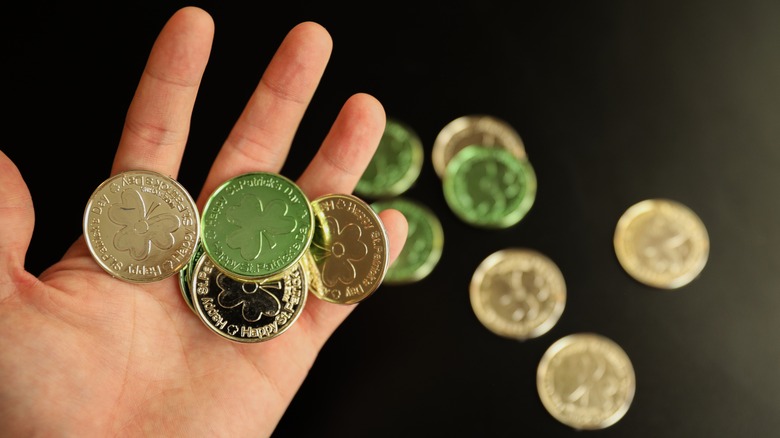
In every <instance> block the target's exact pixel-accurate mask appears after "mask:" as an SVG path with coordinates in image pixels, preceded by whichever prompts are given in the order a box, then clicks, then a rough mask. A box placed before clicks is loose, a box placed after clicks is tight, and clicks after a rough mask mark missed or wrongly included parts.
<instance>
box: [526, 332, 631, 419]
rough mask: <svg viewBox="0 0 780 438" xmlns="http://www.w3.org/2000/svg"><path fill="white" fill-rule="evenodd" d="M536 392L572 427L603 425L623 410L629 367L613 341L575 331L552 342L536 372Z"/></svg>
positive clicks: (628, 388) (627, 402) (627, 395)
mask: <svg viewBox="0 0 780 438" xmlns="http://www.w3.org/2000/svg"><path fill="white" fill-rule="evenodd" d="M536 385H537V390H538V391H539V398H540V399H541V401H542V404H543V405H544V407H545V409H547V411H548V412H549V413H550V414H551V415H552V416H553V417H554V418H555V419H557V420H558V421H560V422H561V423H563V424H566V425H568V426H570V427H572V428H575V429H603V428H606V427H608V426H611V425H613V424H615V423H616V422H617V421H618V420H620V419H621V418H623V416H624V415H625V414H626V412H627V411H628V408H629V406H630V405H631V402H632V401H633V398H634V392H635V391H636V377H635V375H634V368H633V365H632V364H631V360H630V359H629V357H628V355H627V354H626V352H625V351H624V350H623V349H622V348H621V347H620V346H619V345H618V344H617V343H615V342H614V341H612V340H611V339H609V338H606V337H604V336H602V335H597V334H594V333H577V334H572V335H569V336H566V337H563V338H561V339H559V340H557V341H556V342H555V343H553V344H552V345H551V346H550V347H549V348H548V349H547V351H546V352H545V353H544V356H543V357H542V359H541V361H540V362H539V366H538V368H537V373H536Z"/></svg>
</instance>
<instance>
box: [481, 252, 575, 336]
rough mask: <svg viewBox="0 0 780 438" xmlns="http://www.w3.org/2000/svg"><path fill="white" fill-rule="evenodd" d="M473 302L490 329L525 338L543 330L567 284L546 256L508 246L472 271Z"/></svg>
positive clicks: (557, 313) (563, 299)
mask: <svg viewBox="0 0 780 438" xmlns="http://www.w3.org/2000/svg"><path fill="white" fill-rule="evenodd" d="M469 297H470V300H471V307H472V309H473V310H474V313H475V314H476V316H477V318H478V319H479V321H480V322H481V323H482V324H483V325H484V326H485V327H487V328H488V329H489V330H490V331H492V332H493V333H495V334H497V335H500V336H504V337H507V338H514V339H519V340H525V339H528V338H535V337H538V336H541V335H542V334H544V333H547V332H548V331H549V330H550V329H551V328H552V327H553V326H554V325H555V324H556V323H557V322H558V319H559V318H560V316H561V314H562V313H563V309H564V306H565V304H566V283H565V281H564V278H563V274H562V273H561V271H560V269H558V266H557V265H556V264H555V263H554V262H553V261H552V260H550V259H549V258H548V257H547V256H545V255H543V254H541V253H539V252H537V251H534V250H531V249H526V248H507V249H503V250H500V251H496V252H494V253H493V254H491V255H489V256H488V257H487V258H485V259H484V260H483V261H482V263H480V264H479V266H478V267H477V269H476V270H475V271H474V275H473V276H472V278H471V284H470V289H469Z"/></svg>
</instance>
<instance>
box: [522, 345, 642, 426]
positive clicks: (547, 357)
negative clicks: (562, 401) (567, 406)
mask: <svg viewBox="0 0 780 438" xmlns="http://www.w3.org/2000/svg"><path fill="white" fill-rule="evenodd" d="M589 341H595V342H599V343H602V344H604V345H607V347H606V348H610V349H612V351H613V352H614V353H615V354H617V355H618V356H620V357H621V359H623V360H624V362H625V364H626V366H625V369H626V370H627V371H628V372H627V374H626V378H627V379H629V385H628V389H627V390H626V398H625V400H623V403H622V404H621V405H620V408H618V409H617V410H616V411H615V412H614V413H612V415H610V416H609V417H607V418H605V419H604V420H602V421H600V422H599V423H595V424H594V423H587V424H585V423H578V422H575V421H572V419H571V418H569V417H567V416H565V415H564V414H563V413H562V412H559V411H558V409H557V408H556V407H555V404H554V403H553V402H552V399H551V397H550V395H549V394H548V393H547V392H546V391H545V390H544V387H545V382H546V378H547V375H548V371H549V370H550V365H551V362H552V360H553V358H554V357H555V356H556V355H557V354H558V353H560V352H561V351H562V350H563V349H565V348H567V347H569V346H571V345H573V344H575V343H577V342H589ZM536 389H537V393H538V395H539V399H540V400H541V402H542V405H543V406H544V408H545V409H546V410H547V412H548V413H549V414H550V415H551V416H552V417H553V418H555V419H556V420H558V421H560V422H561V423H563V424H565V425H567V426H570V427H573V428H574V429H578V430H596V429H605V428H607V427H609V426H612V425H613V424H615V423H617V422H618V421H620V420H621V419H622V418H623V417H624V416H625V415H626V413H627V412H628V410H629V408H630V407H631V404H632V403H633V401H634V396H635V394H636V371H635V370H634V364H633V363H632V362H631V358H630V357H629V356H628V353H626V351H625V350H624V349H623V347H621V346H620V344H618V343H617V342H615V341H614V340H612V339H610V338H608V337H606V336H604V335H601V334H598V333H593V332H580V333H572V334H569V335H566V336H564V337H562V338H560V339H558V340H557V341H555V342H553V343H552V344H551V345H550V346H549V347H548V348H547V350H545V352H544V354H543V355H542V358H541V359H540V360H539V364H538V365H537V368H536Z"/></svg>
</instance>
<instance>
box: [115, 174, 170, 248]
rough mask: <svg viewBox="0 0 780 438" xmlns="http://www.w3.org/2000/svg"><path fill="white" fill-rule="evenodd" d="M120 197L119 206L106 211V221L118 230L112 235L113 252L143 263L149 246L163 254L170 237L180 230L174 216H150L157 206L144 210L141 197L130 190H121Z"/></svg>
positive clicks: (166, 214) (160, 214)
mask: <svg viewBox="0 0 780 438" xmlns="http://www.w3.org/2000/svg"><path fill="white" fill-rule="evenodd" d="M120 197H121V202H117V203H114V204H112V205H111V207H110V208H109V209H108V218H109V219H110V220H111V221H112V222H114V223H115V224H117V225H121V226H122V228H120V229H119V231H117V232H116V234H115V235H114V247H116V249H118V250H120V251H129V252H130V255H131V256H132V257H133V258H134V259H136V260H143V259H145V258H146V257H148V256H149V253H150V252H151V250H152V244H154V245H155V246H157V247H158V248H160V249H163V250H165V249H170V248H171V247H172V246H173V244H174V242H175V238H174V236H173V233H174V232H175V231H176V230H178V229H179V226H181V221H180V220H179V217H178V216H176V215H174V214H172V213H158V214H156V215H155V214H152V213H153V212H154V210H155V209H157V207H159V206H160V204H158V203H153V204H152V205H151V206H149V208H148V209H147V208H146V203H145V202H144V198H143V197H142V196H141V193H140V192H139V191H138V190H136V189H133V188H128V189H125V190H124V191H123V192H122V194H121V195H120Z"/></svg>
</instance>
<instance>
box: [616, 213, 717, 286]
mask: <svg viewBox="0 0 780 438" xmlns="http://www.w3.org/2000/svg"><path fill="white" fill-rule="evenodd" d="M613 240H614V247H615V253H616V255H617V258H618V261H619V263H620V265H621V266H622V267H623V269H625V271H626V272H627V273H628V274H629V275H631V277H633V278H634V279H635V280H637V281H639V282H641V283H644V284H647V285H649V286H653V287H657V288H662V289H676V288H679V287H682V286H684V285H686V284H688V283H690V282H691V281H693V280H694V279H695V278H696V277H698V276H699V274H700V273H701V272H702V270H703V269H704V266H705V265H706V264H707V259H708V258H709V249H710V240H709V236H708V234H707V228H706V227H705V226H704V223H703V222H702V221H701V219H699V217H698V216H697V215H696V213H694V212H693V211H692V210H691V209H690V208H688V207H687V206H685V205H683V204H681V203H679V202H677V201H672V200H669V199H646V200H644V201H641V202H638V203H636V204H634V205H632V206H631V207H630V208H628V210H626V211H625V213H623V215H622V216H621V217H620V220H619V221H618V223H617V226H616V227H615V235H614V239H613Z"/></svg>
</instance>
